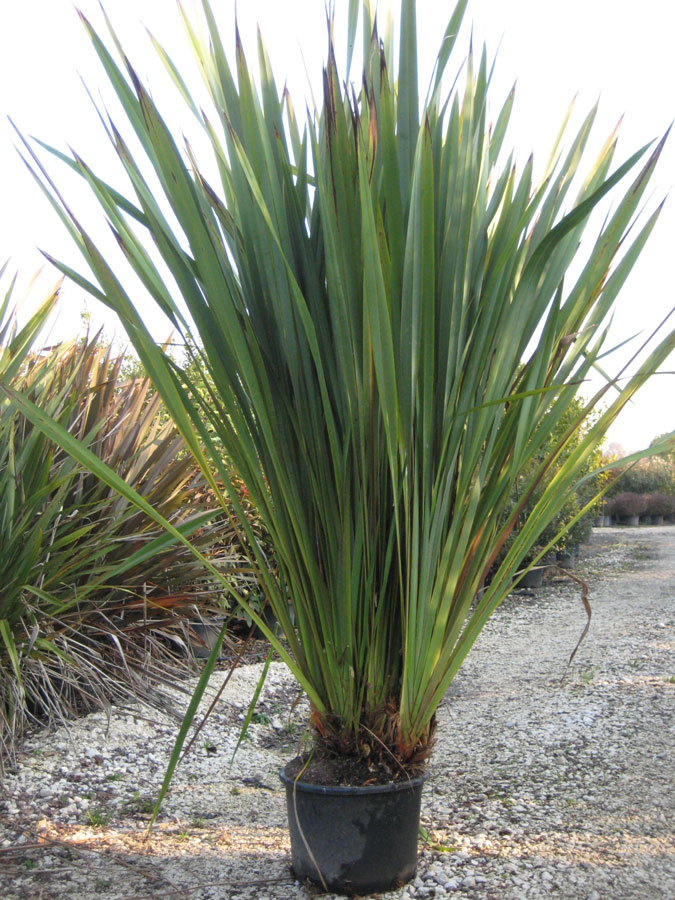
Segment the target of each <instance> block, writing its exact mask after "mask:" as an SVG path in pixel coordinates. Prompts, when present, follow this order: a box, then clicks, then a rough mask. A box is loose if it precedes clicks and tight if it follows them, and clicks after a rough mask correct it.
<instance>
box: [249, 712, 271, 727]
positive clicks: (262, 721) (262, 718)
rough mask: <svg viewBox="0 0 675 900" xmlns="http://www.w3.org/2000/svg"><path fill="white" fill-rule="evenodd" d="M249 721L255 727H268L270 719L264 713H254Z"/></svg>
mask: <svg viewBox="0 0 675 900" xmlns="http://www.w3.org/2000/svg"><path fill="white" fill-rule="evenodd" d="M251 721H252V722H255V724H256V725H269V724H270V722H271V721H272V719H271V718H270V717H269V716H268V715H267V713H266V712H262V711H261V712H254V713H253V715H252V716H251Z"/></svg>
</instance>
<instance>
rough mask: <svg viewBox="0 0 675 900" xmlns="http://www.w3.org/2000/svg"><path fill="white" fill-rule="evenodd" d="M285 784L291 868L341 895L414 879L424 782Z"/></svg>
mask: <svg viewBox="0 0 675 900" xmlns="http://www.w3.org/2000/svg"><path fill="white" fill-rule="evenodd" d="M279 775H280V777H281V780H282V781H283V783H284V784H285V785H286V805H287V808H288V825H289V831H290V834H291V857H292V868H293V872H294V873H295V877H296V878H297V879H298V880H299V881H303V882H304V881H309V882H311V883H312V884H314V885H317V886H318V887H323V888H324V889H325V890H329V891H334V892H335V893H339V894H349V895H353V894H372V893H377V892H380V891H387V890H393V889H395V888H398V887H401V886H402V885H404V884H406V882H408V881H410V880H411V879H412V878H414V877H415V871H416V869H417V840H418V833H419V823H420V802H421V796H422V785H423V783H424V781H425V780H426V776H422V777H421V778H415V779H413V780H411V781H406V782H402V783H395V784H385V785H366V786H365V787H326V786H324V785H316V784H307V783H305V782H302V781H297V782H296V781H294V780H293V778H289V777H288V776H287V775H286V772H285V769H282V770H281V772H280V773H279Z"/></svg>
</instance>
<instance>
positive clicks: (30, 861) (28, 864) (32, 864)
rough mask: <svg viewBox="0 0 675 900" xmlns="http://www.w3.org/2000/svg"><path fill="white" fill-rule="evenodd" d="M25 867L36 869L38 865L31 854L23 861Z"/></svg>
mask: <svg viewBox="0 0 675 900" xmlns="http://www.w3.org/2000/svg"><path fill="white" fill-rule="evenodd" d="M21 865H22V866H23V867H24V869H34V868H35V866H37V863H36V862H35V860H34V859H31V858H30V856H27V857H26V858H25V859H24V861H23V862H22V863H21Z"/></svg>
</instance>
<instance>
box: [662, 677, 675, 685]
mask: <svg viewBox="0 0 675 900" xmlns="http://www.w3.org/2000/svg"><path fill="white" fill-rule="evenodd" d="M663 680H664V681H665V683H666V684H675V675H669V676H668V678H664V679H663Z"/></svg>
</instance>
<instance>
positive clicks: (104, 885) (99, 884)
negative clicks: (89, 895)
mask: <svg viewBox="0 0 675 900" xmlns="http://www.w3.org/2000/svg"><path fill="white" fill-rule="evenodd" d="M111 886H112V881H108V880H106V879H105V878H97V879H96V881H95V882H94V890H95V891H96V893H97V894H100V893H102V892H103V891H107V890H108V888H109V887H111Z"/></svg>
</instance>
